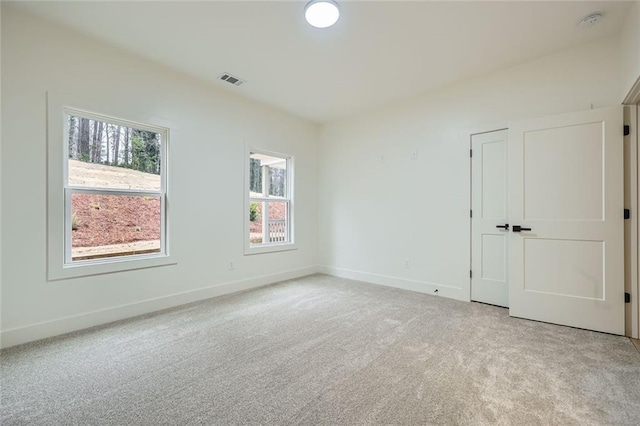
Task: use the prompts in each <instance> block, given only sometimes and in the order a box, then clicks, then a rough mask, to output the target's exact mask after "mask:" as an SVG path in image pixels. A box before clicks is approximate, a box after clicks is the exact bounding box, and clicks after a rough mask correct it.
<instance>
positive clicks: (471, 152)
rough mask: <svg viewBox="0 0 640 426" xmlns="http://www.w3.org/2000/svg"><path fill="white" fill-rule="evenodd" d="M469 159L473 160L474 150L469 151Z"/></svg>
mask: <svg viewBox="0 0 640 426" xmlns="http://www.w3.org/2000/svg"><path fill="white" fill-rule="evenodd" d="M469 157H470V158H473V150H472V149H470V150H469Z"/></svg>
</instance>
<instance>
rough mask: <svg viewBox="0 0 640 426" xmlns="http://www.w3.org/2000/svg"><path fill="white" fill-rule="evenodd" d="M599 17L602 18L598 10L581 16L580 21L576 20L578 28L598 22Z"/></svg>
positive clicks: (591, 25)
mask: <svg viewBox="0 0 640 426" xmlns="http://www.w3.org/2000/svg"><path fill="white" fill-rule="evenodd" d="M601 19H602V13H600V12H597V13H592V14H591V15H589V16H585V17H584V18H582V19H581V20H580V22H578V27H580V28H589V27H593V26H594V25H595V24H597V23H598V22H600V20H601Z"/></svg>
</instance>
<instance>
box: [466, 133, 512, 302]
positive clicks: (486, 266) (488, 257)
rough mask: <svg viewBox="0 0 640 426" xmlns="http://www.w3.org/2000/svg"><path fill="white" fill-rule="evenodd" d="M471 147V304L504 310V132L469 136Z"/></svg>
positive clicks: (506, 231)
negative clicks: (501, 307) (475, 303)
mask: <svg viewBox="0 0 640 426" xmlns="http://www.w3.org/2000/svg"><path fill="white" fill-rule="evenodd" d="M471 147H472V152H473V154H472V156H471V173H472V175H471V182H472V188H471V194H472V200H471V208H472V215H471V250H472V252H471V262H472V264H471V270H472V275H471V300H475V301H477V302H484V303H490V304H492V305H498V306H505V307H507V306H509V288H508V268H507V266H508V254H509V253H508V248H509V225H508V221H507V131H506V130H499V131H496V132H490V133H482V134H478V135H472V136H471Z"/></svg>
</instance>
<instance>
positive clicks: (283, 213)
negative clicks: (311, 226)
mask: <svg viewBox="0 0 640 426" xmlns="http://www.w3.org/2000/svg"><path fill="white" fill-rule="evenodd" d="M265 208H267V209H268V210H269V220H267V221H265V220H263V217H264V216H263V212H264V211H265ZM265 222H266V223H265ZM288 222H289V203H288V202H287V201H267V202H255V201H252V202H251V203H250V205H249V242H250V243H251V244H262V243H282V242H288V241H289V223H288ZM265 226H266V227H267V229H268V230H269V232H268V235H265V232H264V227H265Z"/></svg>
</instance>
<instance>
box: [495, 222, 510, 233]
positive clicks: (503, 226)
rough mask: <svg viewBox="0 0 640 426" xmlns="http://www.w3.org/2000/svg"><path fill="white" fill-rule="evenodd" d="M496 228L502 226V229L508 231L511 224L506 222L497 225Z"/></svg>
mask: <svg viewBox="0 0 640 426" xmlns="http://www.w3.org/2000/svg"><path fill="white" fill-rule="evenodd" d="M496 228H502V229H506V230H507V231H508V230H509V224H508V223H505V224H504V225H496Z"/></svg>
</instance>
